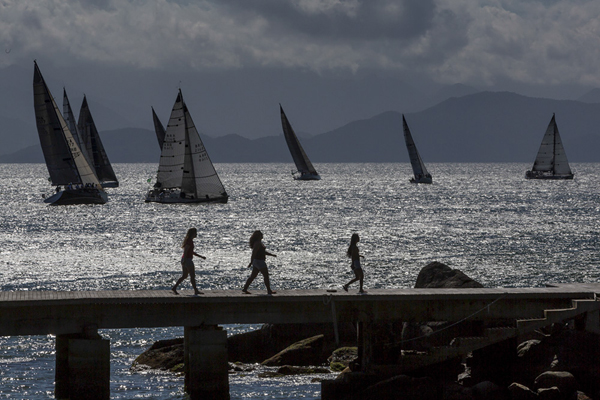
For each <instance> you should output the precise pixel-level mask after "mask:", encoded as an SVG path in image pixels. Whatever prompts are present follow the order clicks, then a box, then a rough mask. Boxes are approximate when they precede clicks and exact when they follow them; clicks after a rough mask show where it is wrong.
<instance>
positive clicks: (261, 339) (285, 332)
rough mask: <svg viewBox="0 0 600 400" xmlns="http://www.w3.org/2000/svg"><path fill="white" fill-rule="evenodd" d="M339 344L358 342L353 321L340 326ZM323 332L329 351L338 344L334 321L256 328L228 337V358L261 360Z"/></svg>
mask: <svg viewBox="0 0 600 400" xmlns="http://www.w3.org/2000/svg"><path fill="white" fill-rule="evenodd" d="M338 332H339V339H340V342H341V343H340V344H342V345H350V346H355V345H356V328H355V327H354V326H353V324H351V323H341V324H339V325H338ZM317 335H323V347H324V349H325V351H328V352H329V354H331V352H333V350H335V349H336V348H337V347H338V346H337V345H336V341H335V334H334V327H333V324H332V323H331V324H265V325H263V326H262V327H261V328H260V329H257V330H255V331H251V332H246V333H241V334H238V335H233V336H230V337H229V338H228V339H227V346H228V354H229V360H230V361H232V362H236V361H240V362H243V363H259V362H262V361H263V360H266V359H267V358H270V357H272V356H273V355H275V354H277V353H278V352H280V351H281V350H283V349H285V348H286V347H288V346H290V345H292V344H293V343H296V342H298V341H300V340H303V339H306V338H309V337H313V336H317Z"/></svg>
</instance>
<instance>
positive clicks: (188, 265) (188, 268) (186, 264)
mask: <svg viewBox="0 0 600 400" xmlns="http://www.w3.org/2000/svg"><path fill="white" fill-rule="evenodd" d="M181 268H182V269H183V272H184V273H188V274H190V275H192V276H194V275H196V270H195V267H194V260H193V259H191V258H182V259H181Z"/></svg>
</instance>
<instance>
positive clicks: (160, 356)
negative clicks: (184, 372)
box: [132, 339, 183, 372]
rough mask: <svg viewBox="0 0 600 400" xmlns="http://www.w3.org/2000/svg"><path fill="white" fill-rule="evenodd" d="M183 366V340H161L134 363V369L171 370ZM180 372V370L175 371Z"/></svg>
mask: <svg viewBox="0 0 600 400" xmlns="http://www.w3.org/2000/svg"><path fill="white" fill-rule="evenodd" d="M180 364H183V339H170V340H159V341H158V342H155V343H154V344H153V345H152V346H151V347H150V348H149V349H148V350H146V351H145V352H143V353H142V354H140V355H139V356H138V357H137V358H136V359H135V361H134V362H133V365H132V368H133V369H140V368H143V367H142V366H145V367H146V368H153V369H161V370H171V369H173V368H174V367H176V366H178V365H180ZM174 372H178V370H174Z"/></svg>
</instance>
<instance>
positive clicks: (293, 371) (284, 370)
mask: <svg viewBox="0 0 600 400" xmlns="http://www.w3.org/2000/svg"><path fill="white" fill-rule="evenodd" d="M277 373H278V374H280V375H308V374H330V373H331V371H329V370H328V369H327V368H319V367H296V366H291V365H284V366H283V367H281V368H279V369H277Z"/></svg>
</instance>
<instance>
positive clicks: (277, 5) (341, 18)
mask: <svg viewBox="0 0 600 400" xmlns="http://www.w3.org/2000/svg"><path fill="white" fill-rule="evenodd" d="M223 3H224V4H227V5H228V6H229V7H230V8H231V10H232V12H240V11H243V13H244V14H246V15H248V16H254V17H256V16H261V17H263V18H265V20H267V21H268V23H269V25H270V26H271V27H272V30H273V31H280V32H292V33H294V32H295V33H301V34H303V35H306V36H309V37H322V38H330V39H331V38H333V39H339V40H348V39H354V40H357V39H358V40H378V39H410V38H414V37H416V36H419V35H422V34H423V33H424V32H426V31H427V30H428V29H430V28H431V26H432V23H433V18H434V15H435V8H436V6H435V2H434V1H433V0H422V1H411V0H403V1H398V0H396V1H394V0H360V1H358V0H357V1H356V2H354V3H353V2H345V3H344V4H340V3H333V2H332V4H331V5H329V6H328V4H326V2H322V3H321V7H317V6H314V7H308V5H307V6H305V7H302V2H292V1H271V0H256V1H242V2H240V1H236V0H223ZM242 17H243V14H242Z"/></svg>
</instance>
